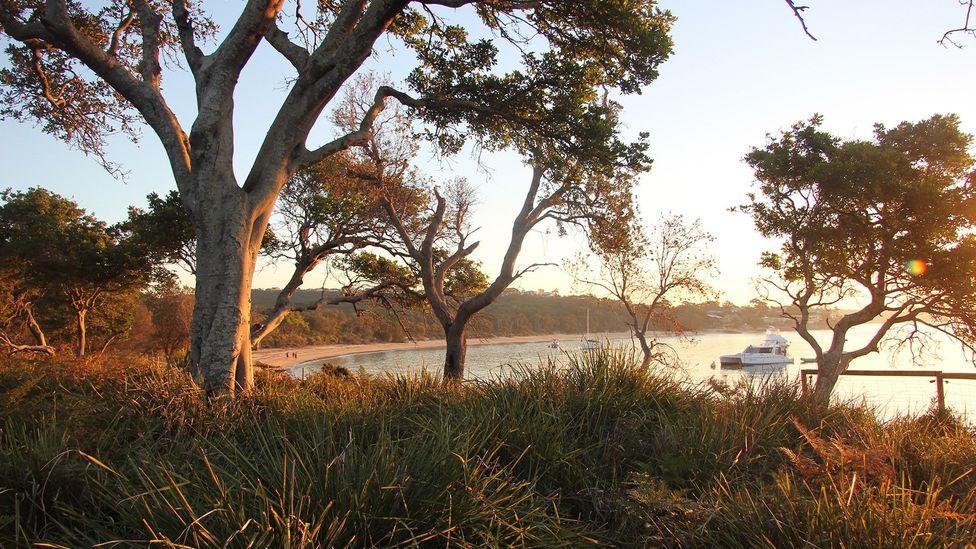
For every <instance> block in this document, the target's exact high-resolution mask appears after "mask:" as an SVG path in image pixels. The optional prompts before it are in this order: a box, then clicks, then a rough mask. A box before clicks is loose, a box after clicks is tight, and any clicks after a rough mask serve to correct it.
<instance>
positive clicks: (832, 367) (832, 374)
mask: <svg viewBox="0 0 976 549" xmlns="http://www.w3.org/2000/svg"><path fill="white" fill-rule="evenodd" d="M849 365H850V360H849V359H846V358H844V355H843V354H841V353H831V352H827V353H824V355H823V357H822V358H821V359H820V362H819V363H818V364H817V383H816V384H815V385H814V387H813V398H814V400H815V401H816V402H817V403H818V404H820V405H821V406H827V405H828V404H830V395H831V394H832V393H833V392H834V387H835V386H836V385H837V380H838V379H839V378H840V375H841V374H843V373H844V372H845V371H847V367H848V366H849Z"/></svg>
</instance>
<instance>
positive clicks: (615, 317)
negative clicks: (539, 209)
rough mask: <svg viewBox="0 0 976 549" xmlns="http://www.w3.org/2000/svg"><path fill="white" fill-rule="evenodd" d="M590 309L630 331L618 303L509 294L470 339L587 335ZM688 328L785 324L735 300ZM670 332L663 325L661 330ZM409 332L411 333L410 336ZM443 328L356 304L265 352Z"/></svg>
mask: <svg viewBox="0 0 976 549" xmlns="http://www.w3.org/2000/svg"><path fill="white" fill-rule="evenodd" d="M334 293H335V292H329V291H328V290H326V291H325V292H323V291H322V290H300V291H299V292H298V294H297V295H296V297H295V301H296V303H300V304H310V303H313V302H315V301H316V300H318V299H320V298H321V297H328V296H330V295H333V294H334ZM277 294H278V290H274V289H264V290H254V291H253V292H252V300H253V306H254V309H255V311H254V313H255V315H254V316H255V319H256V320H257V321H260V318H261V317H262V315H263V314H264V313H265V312H266V311H267V310H269V309H270V308H271V306H272V305H273V304H274V300H275V297H276V296H277ZM587 311H589V317H590V332H591V333H593V334H597V335H599V334H603V333H616V332H625V331H627V325H626V324H625V316H624V313H623V310H622V308H621V305H620V303H619V302H617V301H612V300H609V299H601V298H597V297H593V296H578V295H574V296H560V295H557V294H554V293H540V292H520V291H518V290H509V291H507V292H506V293H505V294H504V295H502V297H501V298H500V299H499V300H498V301H497V302H495V303H494V304H493V305H491V306H490V307H488V308H487V309H486V310H485V311H484V312H483V313H482V314H481V315H479V316H478V318H476V319H475V322H474V324H473V325H472V330H471V333H470V334H469V336H470V337H493V336H513V335H544V334H582V333H584V332H585V331H586V316H587ZM673 317H674V319H675V321H676V322H677V325H678V326H679V327H680V328H681V329H683V330H689V331H699V330H730V331H743V330H762V329H764V328H765V327H767V326H770V325H778V326H786V325H787V324H786V321H785V320H784V319H782V318H780V317H779V315H778V313H777V311H776V310H775V309H772V308H769V307H767V306H766V305H764V304H762V303H760V302H758V301H754V302H753V303H751V304H750V305H748V306H744V307H739V306H736V305H734V304H732V303H730V302H724V303H719V302H716V301H710V302H705V303H685V304H681V305H677V306H675V307H674V309H673ZM658 328H659V329H664V328H665V327H664V326H659V327H658ZM408 334H409V335H408ZM443 335H444V334H443V333H442V332H441V328H440V326H439V325H438V324H437V322H436V321H434V320H433V319H432V318H430V317H429V315H428V314H427V313H425V312H424V311H420V310H410V311H404V312H400V313H399V314H397V315H394V314H392V313H390V312H388V311H386V310H384V309H382V308H380V307H376V306H373V307H370V308H368V309H366V310H365V311H364V312H362V314H358V315H357V313H356V311H355V310H354V309H353V308H352V306H350V305H340V306H332V307H322V308H320V309H319V310H317V311H311V312H303V313H300V314H298V313H296V314H292V315H289V316H288V317H287V319H286V320H285V321H284V323H283V324H282V325H281V327H280V328H279V329H278V330H276V331H275V332H273V333H272V334H271V335H270V336H268V338H267V339H265V340H264V342H263V346H265V347H294V346H302V345H326V344H333V343H371V342H398V341H407V340H408V339H410V337H412V338H414V339H432V338H440V337H443Z"/></svg>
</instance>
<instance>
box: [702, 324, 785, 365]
mask: <svg viewBox="0 0 976 549" xmlns="http://www.w3.org/2000/svg"><path fill="white" fill-rule="evenodd" d="M789 346H790V342H789V341H787V339H786V338H785V337H783V336H782V335H780V333H779V330H777V329H776V328H772V327H770V328H769V329H767V330H766V340H765V341H763V342H762V343H760V344H758V345H750V346H748V347H746V348H745V350H744V351H742V352H741V353H736V354H734V355H722V356H720V357H719V362H720V363H721V365H722V368H743V367H746V366H762V365H769V364H793V358H792V357H790V356H787V354H786V350H787V349H788V348H789Z"/></svg>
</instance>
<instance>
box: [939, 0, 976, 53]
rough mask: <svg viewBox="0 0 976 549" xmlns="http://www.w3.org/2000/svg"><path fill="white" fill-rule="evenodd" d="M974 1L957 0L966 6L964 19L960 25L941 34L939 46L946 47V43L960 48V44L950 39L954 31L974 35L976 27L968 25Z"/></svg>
mask: <svg viewBox="0 0 976 549" xmlns="http://www.w3.org/2000/svg"><path fill="white" fill-rule="evenodd" d="M974 2H976V0H959V4H960V5H962V6H966V19H965V21H964V22H963V24H962V26H961V27H959V28H957V29H952V30H948V31H946V32H945V34H943V35H942V38H940V39H939V44H940V45H941V46H943V47H948V46H946V44H952V45H953V46H955V47H957V48H962V44H959V43H958V42H956V41H955V40H953V39H952V35H954V34H956V33H963V34H971V35H974V36H976V28H974V27H970V26H969V20H970V17H971V16H972V14H973V4H974Z"/></svg>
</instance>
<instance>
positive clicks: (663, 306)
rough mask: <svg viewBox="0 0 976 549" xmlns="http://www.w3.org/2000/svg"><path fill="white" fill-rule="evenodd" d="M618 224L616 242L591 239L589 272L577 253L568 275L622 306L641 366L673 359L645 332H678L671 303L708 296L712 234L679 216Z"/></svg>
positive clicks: (712, 261) (680, 330) (713, 271)
mask: <svg viewBox="0 0 976 549" xmlns="http://www.w3.org/2000/svg"><path fill="white" fill-rule="evenodd" d="M624 229H625V230H626V231H627V234H625V235H624V237H623V238H620V239H619V240H618V243H617V245H614V243H609V245H601V244H605V241H601V240H594V241H593V246H592V247H591V251H592V252H593V256H594V259H595V260H596V264H597V265H596V272H591V271H590V268H589V265H588V263H589V261H587V259H588V258H581V261H579V262H578V264H577V265H574V266H573V270H574V271H575V273H574V276H575V277H576V279H577V281H579V282H582V283H583V284H586V285H589V286H591V287H596V288H600V289H602V290H603V291H605V292H607V293H608V294H610V295H611V296H612V297H613V298H614V299H616V300H617V301H619V302H620V303H621V304H622V305H623V307H624V311H625V312H626V314H627V320H626V322H627V326H628V328H629V329H630V332H631V334H632V335H633V337H634V339H636V340H637V342H638V344H639V345H640V348H641V353H642V354H643V357H644V358H643V361H642V364H641V365H642V367H647V366H648V365H649V364H650V363H651V362H652V361H657V362H661V363H672V362H674V361H675V360H676V359H677V358H678V357H677V355H676V353H675V350H674V348H673V347H671V346H670V345H668V344H666V343H663V342H660V341H658V340H656V339H654V338H649V337H648V331H651V330H658V331H664V332H668V333H671V334H678V335H680V334H682V333H684V329H683V328H682V326H681V324H680V323H679V322H678V320H677V318H675V316H674V307H673V306H672V303H674V302H675V301H676V300H679V299H683V300H688V299H702V298H708V297H711V296H713V295H714V291H713V290H712V288H711V286H710V285H709V283H708V278H709V277H714V276H715V275H717V274H718V273H717V271H718V269H717V266H716V263H715V258H714V257H713V256H712V255H711V253H710V252H709V250H708V246H709V245H710V244H711V243H712V242H713V241H714V240H715V238H714V237H713V236H712V235H710V234H709V233H708V232H706V231H705V230H704V229H702V227H701V222H700V221H698V220H695V221H693V222H690V223H689V222H686V221H685V220H684V218H683V217H682V216H680V215H669V216H665V217H662V218H661V219H660V220H659V221H658V222H657V223H655V224H654V225H653V226H652V227H651V228H650V230H649V231H645V230H644V229H643V228H642V227H641V226H640V225H637V224H633V225H631V226H629V227H624Z"/></svg>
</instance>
